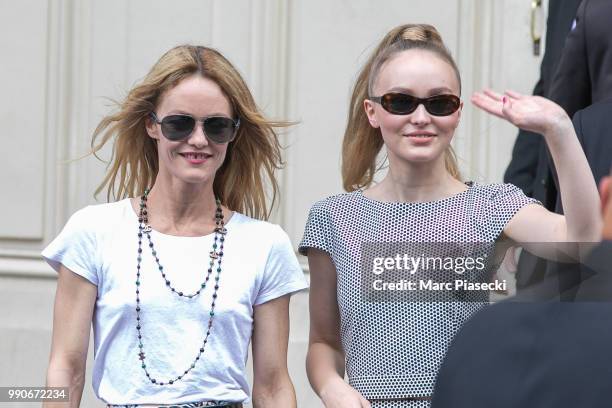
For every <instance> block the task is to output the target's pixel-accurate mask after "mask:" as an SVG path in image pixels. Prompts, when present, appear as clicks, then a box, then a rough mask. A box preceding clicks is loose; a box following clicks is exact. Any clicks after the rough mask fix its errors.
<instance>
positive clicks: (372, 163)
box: [300, 25, 600, 408]
mask: <svg viewBox="0 0 612 408" xmlns="http://www.w3.org/2000/svg"><path fill="white" fill-rule="evenodd" d="M460 92H461V84H460V77H459V72H458V70H457V67H456V65H455V63H454V61H453V59H452V57H451V56H450V54H449V52H448V51H447V49H446V48H445V46H444V44H443V43H442V39H441V38H440V36H439V34H438V32H437V31H436V30H435V28H433V27H431V26H426V25H407V26H401V27H397V28H395V29H394V30H393V31H391V32H390V33H388V34H387V36H386V37H385V38H384V39H383V41H382V42H381V44H380V45H379V47H378V48H377V50H376V51H375V52H374V54H373V55H372V57H371V58H370V60H369V61H368V62H367V64H366V65H365V67H364V68H363V70H362V72H361V74H360V76H359V77H358V80H357V83H356V85H355V89H354V92H353V97H352V105H351V107H350V108H351V110H350V114H349V120H348V125H347V129H346V132H345V137H344V144H343V163H342V173H343V174H342V175H343V181H344V187H345V189H346V190H347V191H348V193H344V194H339V195H336V196H332V197H329V198H326V199H324V200H321V201H319V202H317V203H316V204H315V205H314V206H313V207H312V209H311V212H310V215H309V218H308V222H307V225H306V229H305V233H304V237H303V240H302V242H301V243H300V252H301V253H302V254H307V255H308V262H309V265H310V273H311V292H310V316H311V327H310V345H309V349H308V357H307V369H308V375H309V379H310V382H311V384H312V386H313V388H314V389H315V391H316V392H317V393H318V395H319V396H320V397H321V399H322V400H323V402H324V404H325V406H326V407H327V408H358V407H379V408H382V407H427V406H429V400H430V399H431V393H432V390H433V385H434V382H435V377H436V373H437V370H438V367H439V364H440V363H441V361H442V359H443V357H444V354H445V352H446V349H447V347H448V344H449V342H450V341H451V339H452V337H453V336H454V334H455V333H456V331H457V330H458V329H459V327H460V326H461V324H462V323H464V322H465V320H466V319H468V318H469V317H470V316H471V315H472V314H473V313H474V312H476V311H477V310H478V309H479V308H480V307H482V305H483V304H484V303H483V302H468V301H462V302H461V301H454V302H435V301H421V302H402V301H388V302H375V301H370V300H368V299H367V297H366V296H364V294H363V292H362V285H361V284H362V282H361V277H362V274H361V269H360V257H361V255H362V254H361V249H363V244H364V243H393V242H413V243H419V242H421V243H425V242H447V243H452V242H455V243H460V242H480V243H483V242H484V243H490V244H492V243H499V242H500V241H504V242H517V243H521V244H523V246H524V247H527V249H529V250H533V251H534V252H535V253H536V254H538V255H543V256H547V255H548V254H545V253H542V251H541V250H540V252H538V251H539V250H538V248H533V247H532V246H529V245H528V244H526V243H528V242H543V241H549V242H561V241H594V240H595V239H596V238H597V233H596V231H599V230H600V228H599V227H598V225H599V223H600V220H599V218H598V215H597V214H598V211H597V210H598V195H597V189H596V186H595V182H594V180H593V177H592V175H591V172H590V170H589V167H588V164H587V161H586V158H585V157H584V154H583V153H582V150H581V148H580V145H579V143H578V140H577V138H576V135H575V133H574V129H573V127H572V123H571V121H570V119H569V118H568V117H567V115H566V114H565V112H564V111H563V109H561V108H560V107H559V106H557V105H556V104H554V103H552V102H550V101H548V100H546V99H543V98H540V97H532V96H523V95H519V94H516V93H513V92H507V93H506V94H504V95H498V94H496V93H494V92H491V91H485V92H484V93H477V94H475V95H474V96H473V98H472V101H473V103H474V104H475V105H476V106H478V107H480V108H482V109H484V110H485V111H487V112H489V113H492V114H494V115H497V116H499V117H501V118H504V119H506V120H508V121H509V122H511V123H513V124H514V125H516V126H518V127H521V128H523V129H526V130H530V131H534V132H536V133H540V134H542V135H543V136H544V138H545V139H546V142H547V144H548V147H549V149H550V151H551V154H552V156H553V158H554V161H555V164H556V165H557V166H556V167H557V169H559V171H558V176H559V182H560V189H561V194H562V199H563V203H564V209H565V214H566V215H565V216H562V215H558V214H553V213H550V212H548V211H547V210H546V209H545V208H544V207H543V206H541V205H539V203H538V202H536V201H535V200H532V199H530V198H527V197H526V196H525V195H524V194H523V193H522V192H521V190H519V189H518V188H517V187H515V186H513V185H510V184H474V183H463V182H462V181H460V178H459V177H460V176H459V172H458V171H457V165H456V163H455V158H454V154H453V152H452V150H451V146H450V143H451V140H452V138H453V135H454V133H455V129H456V127H457V125H458V124H459V119H460V116H461V110H462V108H463V102H461V101H460V99H459V96H460ZM416 98H420V99H416ZM383 145H384V146H385V148H386V153H387V157H388V161H389V170H388V172H387V174H386V176H385V177H384V179H383V180H382V181H381V182H380V183H378V184H373V183H372V181H373V176H374V174H375V173H376V170H377V166H376V157H377V155H378V154H379V152H380V150H381V148H382V146H383ZM345 368H346V371H347V374H348V380H349V382H348V384H347V383H346V382H345V381H344V379H343V376H344V370H345Z"/></svg>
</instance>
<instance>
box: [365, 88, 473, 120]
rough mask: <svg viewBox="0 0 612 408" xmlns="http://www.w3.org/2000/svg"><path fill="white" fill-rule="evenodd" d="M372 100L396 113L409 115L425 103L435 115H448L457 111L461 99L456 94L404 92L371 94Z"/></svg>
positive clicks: (428, 109) (388, 110)
mask: <svg viewBox="0 0 612 408" xmlns="http://www.w3.org/2000/svg"><path fill="white" fill-rule="evenodd" d="M368 99H370V100H371V101H372V102H376V103H379V104H380V105H381V106H382V107H383V108H384V109H385V110H386V111H387V112H389V113H392V114H394V115H409V114H411V113H412V112H414V111H415V110H416V108H417V107H418V106H419V105H420V104H423V106H424V107H425V110H426V111H427V112H429V113H430V114H431V115H434V116H448V115H450V114H453V113H455V112H457V110H458V109H459V106H461V99H459V97H457V96H455V95H450V94H448V95H435V96H430V97H429V98H417V97H416V96H412V95H408V94H403V93H393V92H391V93H386V94H384V95H383V96H371V97H370V98H368Z"/></svg>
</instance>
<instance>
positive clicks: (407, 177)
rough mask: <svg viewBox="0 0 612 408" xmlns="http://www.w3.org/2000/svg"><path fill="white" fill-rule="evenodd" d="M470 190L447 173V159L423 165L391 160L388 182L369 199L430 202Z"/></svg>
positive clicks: (374, 189)
mask: <svg viewBox="0 0 612 408" xmlns="http://www.w3.org/2000/svg"><path fill="white" fill-rule="evenodd" d="M466 188H467V187H466V185H465V184H464V183H462V182H461V181H459V180H457V179H456V178H454V177H453V176H452V175H451V174H450V173H449V172H448V170H446V166H445V164H444V158H443V157H442V158H440V159H439V160H436V161H432V162H422V163H409V162H406V161H402V162H399V163H398V162H397V161H393V160H391V161H390V163H389V171H388V173H387V175H386V176H385V178H384V179H383V180H382V181H381V182H380V183H379V184H377V185H375V186H374V187H372V188H369V189H368V190H367V191H366V192H365V195H366V196H367V197H369V198H373V199H376V200H378V201H387V202H427V201H436V200H441V199H444V198H447V197H451V196H453V195H455V194H458V193H460V192H462V191H465V190H466Z"/></svg>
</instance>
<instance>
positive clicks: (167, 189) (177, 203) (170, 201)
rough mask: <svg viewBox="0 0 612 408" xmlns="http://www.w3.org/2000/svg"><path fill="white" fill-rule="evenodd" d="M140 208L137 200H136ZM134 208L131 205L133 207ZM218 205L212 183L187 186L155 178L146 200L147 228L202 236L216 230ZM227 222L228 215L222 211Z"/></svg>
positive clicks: (229, 212)
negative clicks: (148, 226)
mask: <svg viewBox="0 0 612 408" xmlns="http://www.w3.org/2000/svg"><path fill="white" fill-rule="evenodd" d="M136 200H137V201H138V203H136V206H137V208H139V199H136ZM133 204H134V203H133ZM216 209H217V204H216V202H215V195H214V192H213V187H212V182H211V183H206V184H187V183H177V182H169V181H168V180H165V179H163V178H158V179H157V180H156V181H155V185H154V186H153V188H151V191H150V192H149V195H148V197H147V211H148V214H149V224H150V225H151V227H152V228H153V229H154V230H156V231H159V232H163V233H164V234H169V235H180V236H201V235H206V234H209V233H211V232H212V231H213V230H214V228H215V210H216ZM223 215H224V218H225V221H226V222H227V221H228V219H229V216H230V215H231V211H229V210H228V209H227V208H223Z"/></svg>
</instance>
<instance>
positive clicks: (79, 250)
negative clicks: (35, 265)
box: [42, 207, 99, 286]
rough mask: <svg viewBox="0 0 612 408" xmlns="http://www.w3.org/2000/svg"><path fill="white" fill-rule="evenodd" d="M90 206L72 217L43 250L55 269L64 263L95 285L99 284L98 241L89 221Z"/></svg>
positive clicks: (46, 258)
mask: <svg viewBox="0 0 612 408" xmlns="http://www.w3.org/2000/svg"><path fill="white" fill-rule="evenodd" d="M88 213H89V207H86V208H84V209H82V210H79V211H77V212H76V213H74V214H73V215H72V217H70V219H69V220H68V222H67V223H66V225H65V226H64V228H63V229H62V232H60V234H59V235H58V236H57V237H56V238H55V239H54V240H53V241H52V242H51V243H50V244H49V245H48V246H47V247H46V248H45V249H44V250H43V251H42V256H43V258H44V259H45V260H46V261H47V263H49V265H51V267H52V268H53V269H54V270H55V271H59V269H60V266H61V265H64V266H65V267H66V268H68V269H70V270H71V271H72V272H74V273H76V274H77V275H80V276H82V277H83V278H85V279H87V280H88V281H90V282H91V283H93V284H94V285H96V286H97V285H98V282H99V280H98V267H97V262H96V260H97V251H96V248H97V242H96V234H95V231H93V230H92V228H91V226H89V223H90V221H91V219H92V218H91V217H90V216H89V215H88Z"/></svg>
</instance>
